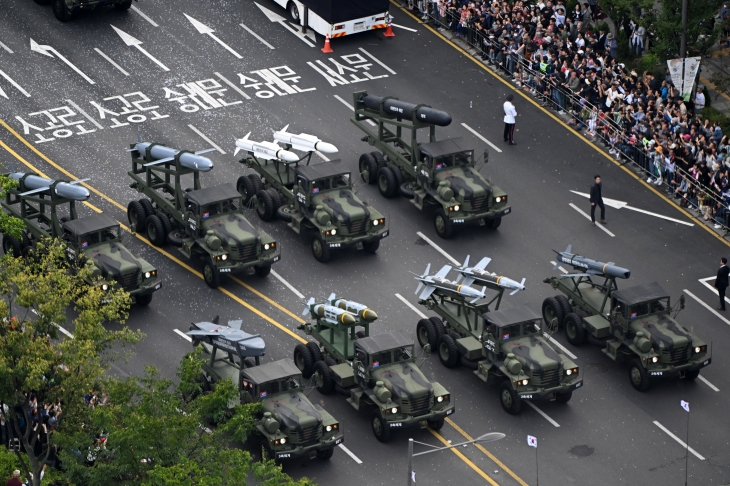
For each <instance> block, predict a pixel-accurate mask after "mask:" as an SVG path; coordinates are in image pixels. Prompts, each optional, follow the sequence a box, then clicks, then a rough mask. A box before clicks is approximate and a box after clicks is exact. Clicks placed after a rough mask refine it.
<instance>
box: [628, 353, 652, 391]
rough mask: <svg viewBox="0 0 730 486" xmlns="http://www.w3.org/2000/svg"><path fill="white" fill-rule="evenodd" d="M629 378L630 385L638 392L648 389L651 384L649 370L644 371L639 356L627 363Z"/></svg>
mask: <svg viewBox="0 0 730 486" xmlns="http://www.w3.org/2000/svg"><path fill="white" fill-rule="evenodd" d="M629 380H631V385H632V386H633V387H634V388H636V389H637V390H639V391H640V392H643V391H646V390H648V389H649V387H650V386H651V378H650V377H649V372H647V371H646V368H644V366H643V365H642V364H641V361H639V358H634V359H633V360H631V364H629Z"/></svg>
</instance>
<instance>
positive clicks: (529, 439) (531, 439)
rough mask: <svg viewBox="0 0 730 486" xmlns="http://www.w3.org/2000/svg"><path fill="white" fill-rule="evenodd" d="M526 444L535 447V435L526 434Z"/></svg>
mask: <svg viewBox="0 0 730 486" xmlns="http://www.w3.org/2000/svg"><path fill="white" fill-rule="evenodd" d="M527 445H528V446H530V447H534V448H535V449H537V437H533V436H531V435H528V436H527Z"/></svg>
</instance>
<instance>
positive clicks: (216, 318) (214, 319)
mask: <svg viewBox="0 0 730 486" xmlns="http://www.w3.org/2000/svg"><path fill="white" fill-rule="evenodd" d="M220 320H221V316H215V317H214V318H213V320H212V321H210V322H212V323H213V324H218V323H219V322H220Z"/></svg>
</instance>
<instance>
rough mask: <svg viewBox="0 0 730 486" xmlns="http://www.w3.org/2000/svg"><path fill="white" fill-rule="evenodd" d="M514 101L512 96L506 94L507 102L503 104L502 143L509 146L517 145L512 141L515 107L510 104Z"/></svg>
mask: <svg viewBox="0 0 730 486" xmlns="http://www.w3.org/2000/svg"><path fill="white" fill-rule="evenodd" d="M514 99H515V97H514V96H513V95H511V94H508V95H507V101H505V102H504V141H505V142H509V144H510V145H517V144H516V143H515V141H514V135H515V117H516V116H517V110H515V105H513V104H512V100H514Z"/></svg>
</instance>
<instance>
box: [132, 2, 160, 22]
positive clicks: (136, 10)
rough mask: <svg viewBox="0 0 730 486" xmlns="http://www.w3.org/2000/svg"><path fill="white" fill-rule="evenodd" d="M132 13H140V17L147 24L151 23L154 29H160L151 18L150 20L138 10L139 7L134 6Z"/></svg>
mask: <svg viewBox="0 0 730 486" xmlns="http://www.w3.org/2000/svg"><path fill="white" fill-rule="evenodd" d="M132 11H134V12H136V13H138V14H139V16H140V17H142V18H143V19H145V20H146V21H147V22H149V23H150V24H152V27H159V25H157V24H156V23H155V21H154V20H152V19H151V18H149V17H148V16H146V15H145V14H143V13H142V11H141V10H140V9H138V8H137V7H135V6H134V5H132Z"/></svg>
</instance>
